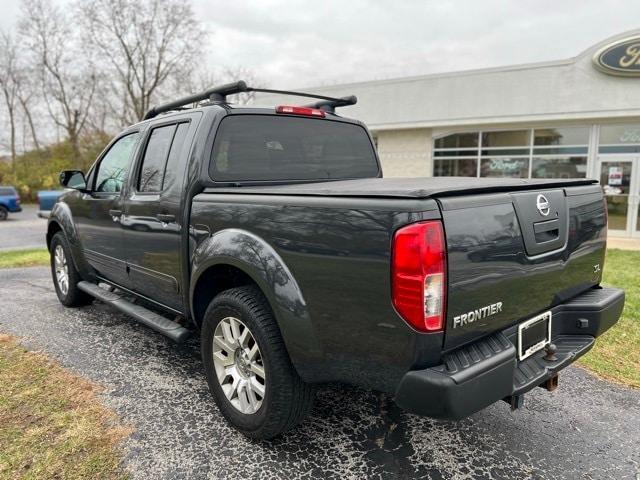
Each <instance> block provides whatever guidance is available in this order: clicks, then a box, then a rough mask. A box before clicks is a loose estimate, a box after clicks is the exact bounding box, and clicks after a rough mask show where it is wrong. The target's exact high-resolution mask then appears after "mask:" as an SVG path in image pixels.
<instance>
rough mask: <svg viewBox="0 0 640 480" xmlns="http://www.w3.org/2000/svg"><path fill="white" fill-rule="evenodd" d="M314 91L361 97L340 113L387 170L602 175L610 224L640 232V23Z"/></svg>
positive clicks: (390, 173) (621, 231) (627, 232)
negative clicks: (535, 55) (549, 50)
mask: <svg viewBox="0 0 640 480" xmlns="http://www.w3.org/2000/svg"><path fill="white" fill-rule="evenodd" d="M308 90H310V91H313V92H314V93H320V94H324V95H328V96H344V95H350V94H354V95H356V96H357V97H358V103H357V105H354V106H351V107H345V108H343V109H341V110H340V113H341V114H342V115H345V116H349V117H354V118H358V119H361V120H363V121H364V122H365V123H366V124H367V126H368V127H369V128H370V130H371V132H372V134H373V136H374V139H375V142H376V145H377V148H378V152H379V155H380V159H381V162H382V167H383V173H384V176H387V177H397V176H402V177H406V176H470V177H519V178H570V177H591V178H598V179H599V180H600V181H601V183H602V184H603V185H604V188H605V192H606V193H607V195H608V202H609V210H610V211H609V222H610V229H611V233H612V234H617V235H622V236H640V219H639V218H638V217H639V212H638V204H639V203H640V30H639V31H636V32H626V33H624V34H621V35H619V36H616V37H613V38H609V39H607V40H605V41H603V42H601V43H599V44H597V45H593V46H592V47H590V48H588V49H587V50H586V51H584V52H582V53H580V54H579V55H577V56H576V57H574V58H570V59H566V60H558V61H551V62H544V63H534V64H528V65H515V66H508V67H501V68H489V69H482V70H472V71H462V72H452V73H441V74H434V75H424V76H418V77H408V78H397V79H392V80H380V81H370V82H361V83H350V84H342V85H333V86H329V87H319V88H312V89H308ZM278 100H280V99H278ZM282 102H289V103H290V102H291V99H290V98H289V99H287V100H284V99H282Z"/></svg>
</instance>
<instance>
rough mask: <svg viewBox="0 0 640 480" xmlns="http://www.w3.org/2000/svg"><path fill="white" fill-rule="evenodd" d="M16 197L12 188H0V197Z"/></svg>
mask: <svg viewBox="0 0 640 480" xmlns="http://www.w3.org/2000/svg"><path fill="white" fill-rule="evenodd" d="M14 195H16V189H15V188H13V187H0V196H3V197H7V196H14Z"/></svg>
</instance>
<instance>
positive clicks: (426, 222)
mask: <svg viewBox="0 0 640 480" xmlns="http://www.w3.org/2000/svg"><path fill="white" fill-rule="evenodd" d="M251 90H255V89H251V88H250V87H247V86H246V84H245V83H244V82H239V83H237V84H231V85H225V86H222V87H218V88H214V89H211V90H209V91H207V92H204V93H202V94H200V95H194V96H191V97H187V98H184V99H180V100H177V101H175V102H171V103H168V104H164V105H161V106H159V107H155V108H154V109H152V110H151V111H150V112H149V113H148V114H147V118H146V119H145V120H144V121H142V122H140V123H138V124H136V125H133V126H131V127H129V128H127V129H125V130H124V131H123V132H121V133H120V134H119V135H118V136H117V137H116V138H115V139H114V140H113V141H112V142H111V143H110V144H109V145H108V146H107V148H106V149H105V150H104V152H103V153H102V154H101V155H100V156H99V158H98V159H97V160H96V162H95V164H94V165H93V166H92V167H91V169H90V170H89V171H88V172H87V174H86V175H85V174H84V173H83V172H81V171H77V170H70V171H64V172H62V173H61V184H62V185H63V186H64V187H66V188H67V189H68V190H67V191H66V192H65V193H64V194H63V195H62V196H61V197H60V199H59V201H58V202H57V203H56V205H55V206H54V208H53V210H52V213H51V216H50V218H49V222H48V229H47V233H46V241H47V245H48V248H49V251H50V252H51V271H52V276H53V282H54V285H55V290H56V293H57V296H58V298H59V299H60V301H61V302H62V303H63V304H64V305H66V306H69V307H77V306H80V305H86V304H87V303H89V302H91V301H92V300H93V299H99V300H100V301H102V302H105V303H107V304H110V305H112V306H113V307H115V308H116V309H118V310H120V311H123V312H125V313H127V314H128V315H130V316H131V317H133V318H134V319H136V320H137V321H139V322H141V323H143V324H145V325H147V326H149V327H151V328H153V329H155V330H156V331H158V332H160V333H162V334H164V335H166V336H168V337H170V338H171V339H173V340H175V341H176V342H181V341H184V340H185V339H186V338H187V337H188V336H190V335H193V334H194V333H195V334H196V335H197V334H199V338H200V345H201V354H202V360H203V363H204V372H205V374H206V378H207V381H208V384H209V387H210V390H211V393H212V394H213V397H214V399H215V401H216V403H217V405H218V407H219V410H220V412H221V413H222V415H223V416H224V417H225V418H226V419H227V420H228V421H229V422H230V423H231V424H232V425H233V426H235V427H236V428H237V429H239V430H240V431H241V432H243V433H244V434H246V435H248V436H250V437H253V438H260V439H265V438H271V437H274V436H276V435H278V434H280V433H282V432H284V431H286V430H288V429H290V428H292V427H293V426H295V425H296V424H298V423H299V422H300V421H301V420H302V418H303V417H304V416H305V414H307V412H309V410H310V409H311V406H312V402H313V397H314V391H315V388H316V386H317V385H318V384H321V383H323V382H345V383H347V384H352V385H357V386H360V387H363V388H368V389H375V390H379V391H382V392H387V393H389V394H391V395H393V396H394V398H395V402H396V403H397V404H398V405H399V406H400V407H401V408H403V409H405V410H407V411H409V412H413V413H416V414H420V415H427V416H431V417H435V418H442V419H460V418H464V417H466V416H469V415H471V414H473V413H474V412H477V411H479V410H481V409H483V408H485V407H487V406H488V405H490V404H492V403H494V402H496V401H499V400H506V401H507V402H508V403H509V404H510V405H511V407H512V408H513V409H515V408H518V407H519V406H521V405H522V402H523V394H525V392H527V391H529V390H531V389H533V388H535V387H538V386H541V387H546V388H547V389H549V390H553V389H554V388H555V387H556V386H557V385H558V372H559V371H560V370H562V369H563V368H565V367H567V366H568V365H569V364H571V363H572V362H574V361H575V360H576V359H577V358H579V357H580V356H581V355H583V354H584V353H585V352H587V351H588V350H589V349H590V348H591V347H592V346H593V345H594V342H595V339H596V337H598V336H599V335H601V334H602V333H603V332H605V331H606V330H607V329H608V328H610V327H611V326H612V325H614V324H615V322H616V321H617V320H618V317H619V316H620V314H621V311H622V308H623V305H624V292H623V291H621V290H619V289H616V288H611V287H607V286H601V285H600V282H601V279H602V269H603V265H604V260H605V248H606V232H607V209H606V204H605V201H604V199H603V193H602V189H601V187H600V186H599V185H598V182H597V181H595V180H589V179H541V180H529V179H511V178H508V179H504V178H405V179H397V178H394V179H391V178H383V177H382V173H381V167H380V162H379V160H378V156H377V154H376V150H375V148H374V144H373V142H372V137H371V135H370V134H369V132H368V131H367V129H366V128H365V126H364V125H363V124H362V123H361V122H359V121H355V120H350V119H346V118H342V117H341V116H339V115H337V114H336V113H335V109H336V107H340V106H343V105H348V104H353V103H355V97H345V98H341V99H331V98H325V97H318V98H320V100H319V101H317V102H316V103H313V104H312V105H306V106H290V105H281V106H278V107H276V108H273V107H270V108H258V107H254V106H244V107H234V106H232V105H231V104H229V103H227V99H226V97H227V95H231V94H235V93H238V92H242V91H251ZM256 91H258V90H256ZM288 93H292V92H288ZM298 95H303V96H311V95H309V94H300V93H298ZM203 101H204V103H203ZM194 102H200V103H197V104H196V106H195V107H191V108H187V106H188V105H192V104H193V103H194Z"/></svg>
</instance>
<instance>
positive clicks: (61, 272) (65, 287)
mask: <svg viewBox="0 0 640 480" xmlns="http://www.w3.org/2000/svg"><path fill="white" fill-rule="evenodd" d="M53 266H54V268H55V271H56V282H58V288H59V289H60V293H62V295H66V294H67V292H68V291H69V267H68V265H67V257H66V256H65V254H64V249H63V248H62V245H56V248H55V250H54V252H53Z"/></svg>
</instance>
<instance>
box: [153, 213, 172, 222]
mask: <svg viewBox="0 0 640 480" xmlns="http://www.w3.org/2000/svg"><path fill="white" fill-rule="evenodd" d="M156 218H157V219H158V220H160V221H161V222H162V223H171V222H175V221H176V216H175V215H171V214H167V213H159V214H158V215H156Z"/></svg>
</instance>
